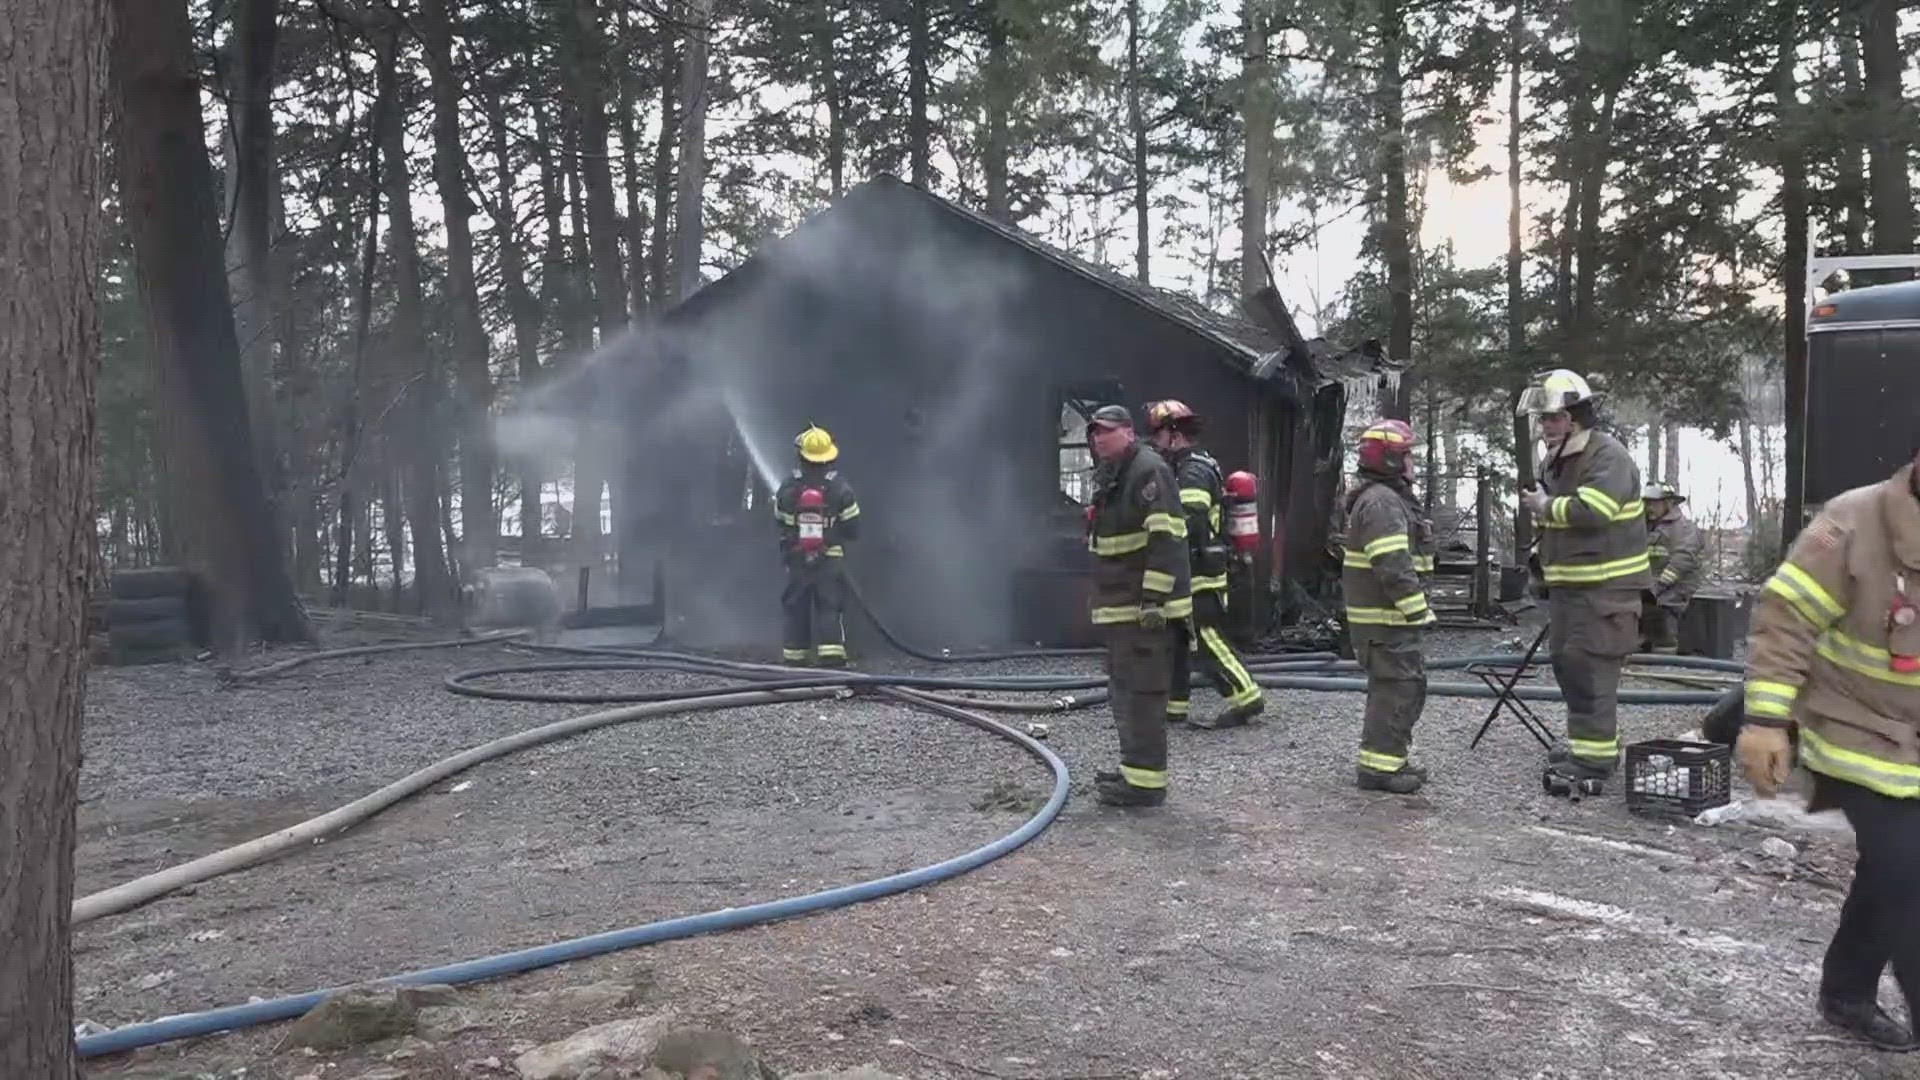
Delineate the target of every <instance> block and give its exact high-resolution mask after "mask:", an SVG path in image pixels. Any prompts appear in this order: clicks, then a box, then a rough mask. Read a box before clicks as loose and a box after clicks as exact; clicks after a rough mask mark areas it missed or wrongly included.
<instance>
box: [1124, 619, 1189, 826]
mask: <svg viewBox="0 0 1920 1080" xmlns="http://www.w3.org/2000/svg"><path fill="white" fill-rule="evenodd" d="M1176 626H1177V624H1176V623H1168V624H1167V625H1166V626H1163V627H1161V628H1160V629H1158V630H1149V629H1147V628H1146V627H1144V626H1139V625H1134V624H1120V625H1115V626H1109V627H1107V628H1106V630H1107V687H1108V693H1109V694H1110V695H1111V700H1112V706H1113V722H1114V726H1115V727H1116V728H1117V729H1118V730H1119V733H1120V775H1121V777H1122V778H1123V779H1125V780H1126V782H1127V783H1129V784H1131V785H1133V786H1134V787H1138V788H1164V787H1166V786H1167V692H1168V690H1169V689H1171V687H1172V685H1173V656H1174V639H1175V637H1176V636H1177V635H1178V634H1179V633H1180V631H1179V630H1178V629H1176Z"/></svg>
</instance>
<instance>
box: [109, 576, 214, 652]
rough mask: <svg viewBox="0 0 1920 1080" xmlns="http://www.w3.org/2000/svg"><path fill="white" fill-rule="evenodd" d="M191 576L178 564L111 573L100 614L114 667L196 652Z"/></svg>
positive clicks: (196, 637) (197, 638)
mask: <svg viewBox="0 0 1920 1080" xmlns="http://www.w3.org/2000/svg"><path fill="white" fill-rule="evenodd" d="M195 606H196V605H195V589H194V583H193V575H191V574H189V573H188V572H187V571H185V570H183V569H181V568H179V567H177V566H146V567H141V568H139V569H135V570H115V571H114V572H113V576H112V577H111V578H110V579H109V582H108V599H107V601H106V603H105V604H104V605H103V610H102V611H101V612H100V614H101V616H102V621H104V622H105V623H106V626H107V645H108V652H109V655H110V656H111V658H112V662H113V663H115V664H141V663H153V662H156V661H162V660H172V659H176V658H178V657H180V656H181V655H183V654H185V653H188V652H191V651H193V650H194V649H195V648H197V646H198V643H199V638H200V637H201V635H200V634H199V633H198V632H197V631H196V625H195V624H196V622H197V620H196V618H195Z"/></svg>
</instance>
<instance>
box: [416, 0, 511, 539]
mask: <svg viewBox="0 0 1920 1080" xmlns="http://www.w3.org/2000/svg"><path fill="white" fill-rule="evenodd" d="M419 27H420V39H421V43H422V44H423V45H424V46H425V50H426V54H427V71H428V75H429V78H430V79H431V82H432V92H433V174H434V180H435V182H436V183H437V184H438V186H439V188H440V205H441V208H442V211H443V213H442V223H443V225H444V227H445V229H446V234H447V300H448V307H449V308H450V309H451V311H450V314H451V315H452V319H453V371H454V385H455V386H457V387H458V388H459V402H460V410H459V412H460V530H461V544H460V547H461V549H462V550H461V551H460V553H459V558H458V560H457V561H458V562H459V564H460V565H461V566H463V567H465V568H466V569H467V571H468V572H471V571H473V570H474V569H477V568H479V567H484V566H492V565H493V564H494V562H495V561H496V555H497V552H498V550H499V547H500V517H499V515H498V514H497V513H495V511H494V508H493V470H494V451H493V421H492V412H491V409H492V407H493V370H492V366H491V365H490V363H489V356H488V342H487V331H486V327H485V326H484V325H482V323H481V322H480V286H479V284H478V282H477V281H476V280H475V278H474V272H473V226H472V223H471V220H470V219H471V218H472V216H473V203H472V201H471V200H470V199H469V198H468V196H467V173H466V160H467V155H466V151H465V149H464V148H463V147H462V146H461V142H460V131H461V128H460V97H461V91H462V87H461V79H460V74H459V72H458V70H457V69H456V68H455V67H454V61H453V21H452V19H451V18H450V17H449V15H448V12H447V0H421V4H420V23H419Z"/></svg>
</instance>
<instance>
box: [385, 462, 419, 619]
mask: <svg viewBox="0 0 1920 1080" xmlns="http://www.w3.org/2000/svg"><path fill="white" fill-rule="evenodd" d="M400 471H401V470H400V467H399V466H397V465H391V464H389V465H388V466H387V467H386V469H385V471H384V472H383V473H382V475H381V477H380V531H381V532H382V533H383V534H384V535H385V536H386V538H387V561H388V563H390V564H391V565H392V567H393V610H395V611H401V610H404V609H405V601H406V584H405V582H404V581H403V580H402V579H401V576H400V575H402V574H404V573H406V569H407V566H408V565H409V564H410V563H411V561H412V560H411V559H410V558H409V556H410V555H412V551H411V549H410V545H409V544H408V543H407V514H406V510H405V509H404V508H403V507H402V506H401V502H402V500H401V497H400V493H401V490H402V484H401V479H402V478H401V475H400Z"/></svg>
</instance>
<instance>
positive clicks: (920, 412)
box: [568, 177, 1380, 653]
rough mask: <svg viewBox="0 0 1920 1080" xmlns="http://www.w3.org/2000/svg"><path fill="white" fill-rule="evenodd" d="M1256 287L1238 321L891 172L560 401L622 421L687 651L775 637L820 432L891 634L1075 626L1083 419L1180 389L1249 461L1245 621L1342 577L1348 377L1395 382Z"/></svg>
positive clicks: (1078, 627) (939, 637) (632, 483)
mask: <svg viewBox="0 0 1920 1080" xmlns="http://www.w3.org/2000/svg"><path fill="white" fill-rule="evenodd" d="M1264 301H1265V303H1264V311H1263V318H1264V320H1265V323H1266V324H1265V325H1261V324H1257V323H1254V322H1250V321H1247V320H1243V319H1238V318H1233V317H1229V316H1224V315H1221V314H1220V313H1218V312H1215V311H1212V310H1209V309H1208V308H1206V307H1204V306H1202V305H1200V304H1198V303H1196V302H1194V301H1192V300H1189V299H1187V298H1184V297H1180V296H1176V295H1174V294H1171V293H1168V292H1165V291H1162V290H1158V289H1153V288H1149V287H1146V286H1143V285H1141V284H1140V283H1138V282H1136V281H1134V280H1132V279H1130V278H1127V277H1125V276H1123V275H1120V274H1117V273H1115V272H1113V271H1111V270H1107V269H1104V268H1102V267H1098V266H1094V265H1092V264H1090V263H1088V262H1085V261H1083V260H1080V259H1077V258H1074V257H1073V256H1071V255H1068V254H1066V253H1064V252H1062V251H1059V250H1057V249H1055V248H1053V247H1051V246H1049V245H1047V244H1045V243H1043V242H1042V241H1040V240H1037V239H1036V238H1034V237H1032V236H1030V235H1028V234H1026V233H1024V232H1022V231H1020V230H1018V229H1014V228H1011V227H1008V226H1005V225H1002V224H999V223H997V222H995V221H992V220H990V219H988V218H986V217H983V216H981V215H979V214H975V213H973V212H971V211H968V210H966V209H963V208H961V207H959V206H956V205H954V204H952V203H950V202H948V201H946V200H943V199H940V198H937V197H935V196H933V195H930V194H928V193H927V192H925V191H922V190H920V189H918V188H915V187H913V186H910V185H908V184H906V183H903V182H901V181H898V180H895V179H893V178H891V177H881V178H878V179H875V180H872V181H869V182H867V183H865V184H862V185H860V186H859V187H857V188H855V189H853V190H852V191H850V192H848V193H847V195H846V196H845V197H844V198H842V199H840V200H839V201H837V202H835V203H834V204H833V205H832V206H830V207H829V208H827V209H825V210H823V211H821V212H820V213H818V214H816V215H815V216H813V217H812V218H809V219H808V220H807V221H805V222H804V223H803V224H801V225H800V226H799V227H798V228H797V229H796V230H795V231H793V232H792V233H790V234H788V235H786V236H784V237H782V238H780V239H779V240H776V241H774V242H772V243H770V244H768V245H766V246H765V247H764V248H763V249H762V250H760V251H759V252H758V253H756V254H755V255H754V256H753V257H752V258H750V259H748V260H747V261H746V262H744V263H743V264H741V265H740V266H739V267H738V268H737V269H735V270H733V271H732V272H731V273H728V274H727V275H725V276H724V277H722V278H720V279H718V280H716V281H714V282H712V283H710V284H708V285H707V286H705V287H704V288H702V289H700V290H699V291H698V292H697V293H695V294H694V295H693V296H691V297H690V298H688V299H687V300H686V301H685V302H683V303H682V304H680V305H679V306H678V307H676V308H674V309H672V310H671V311H669V312H667V313H666V314H665V315H664V316H663V317H662V318H661V319H660V320H658V321H657V322H656V323H654V324H652V325H650V326H648V327H645V328H643V329H641V330H638V331H635V332H634V333H633V334H632V335H631V336H630V337H629V339H627V340H625V341H623V342H621V343H620V344H619V345H618V346H617V347H614V348H612V349H608V350H603V355H601V356H600V357H598V358H596V361H595V363H594V364H593V365H592V366H590V367H589V368H588V369H587V371H586V372H585V373H584V375H583V376H582V377H581V378H580V379H579V380H577V381H576V384H575V386H574V387H573V389H572V391H571V393H570V394H569V395H568V397H569V398H570V399H571V405H570V406H569V407H570V408H571V409H572V410H573V411H575V413H576V414H578V415H583V416H587V417H590V418H593V419H594V420H595V421H596V422H598V423H599V424H600V425H601V426H602V427H603V428H605V429H607V430H610V431H612V432H614V433H616V434H617V436H618V441H619V444H620V446H621V449H620V451H619V456H620V461H619V463H618V466H617V467H616V468H615V470H614V474H613V480H612V515H613V521H614V535H613V538H612V539H613V543H614V547H615V549H616V551H617V553H618V561H619V565H620V567H621V568H622V570H623V571H624V573H623V576H624V577H627V578H629V579H631V580H633V581H636V582H637V581H646V580H651V579H652V578H653V577H654V576H655V574H656V572H658V574H659V577H660V578H661V579H662V580H663V581H664V587H665V607H666V613H667V615H666V621H667V626H666V629H667V633H668V634H669V635H670V636H671V637H672V638H673V639H674V640H676V641H678V642H681V643H684V644H687V645H694V646H713V645H728V644H737V645H763V644H767V645H770V644H775V643H777V642H778V640H779V612H778V604H777V598H778V594H779V588H780V582H781V570H780V567H779V565H778V560H777V557H776V546H775V529H774V523H773V518H772V513H771V511H770V509H769V507H768V500H769V496H770V493H771V490H772V486H773V485H774V484H777V483H778V482H779V480H780V478H781V477H783V476H784V475H785V474H786V473H787V471H788V470H789V469H790V468H791V466H792V463H793V438H794V436H795V434H796V433H798V432H799V431H800V430H801V429H802V428H804V427H806V426H807V425H808V424H810V423H813V424H819V425H820V426H822V427H825V428H826V429H828V430H829V431H830V432H832V434H833V437H834V439H835V441H836V442H837V443H838V445H839V448H840V459H839V463H838V465H839V469H840V471H841V472H842V474H843V475H845V476H846V477H847V479H848V480H849V481H850V482H851V483H852V485H853V486H854V489H855V490H856V492H857V493H858V496H859V501H860V505H861V507H862V515H861V517H862V529H863V535H862V536H861V538H860V539H859V541H858V542H857V543H856V544H854V545H852V546H851V547H850V548H849V554H848V558H847V568H848V572H849V574H850V575H851V577H852V578H853V579H854V580H855V581H856V582H857V586H858V588H859V590H860V591H861V593H862V594H863V595H864V597H865V598H866V600H867V602H868V603H869V604H870V605H871V606H872V608H873V609H874V610H875V612H876V613H877V614H878V615H879V617H880V618H881V619H882V620H883V621H884V622H885V623H886V624H887V625H888V626H889V627H890V628H892V629H893V630H894V632H895V633H897V634H898V635H900V636H901V637H902V638H903V639H906V640H909V641H912V642H914V643H916V644H922V645H929V646H934V647H953V648H956V649H963V648H967V647H972V646H983V645H989V644H1007V643H1014V642H1023V643H1024V642H1044V643H1050V644H1071V643H1081V642H1084V641H1085V640H1086V639H1087V636H1088V628H1087V627H1086V625H1085V623H1086V619H1085V602H1084V595H1083V590H1084V587H1085V581H1086V571H1087V568H1088V566H1089V561H1088V560H1089V559H1090V556H1089V555H1088V553H1087V552H1086V549H1085V543H1084V535H1083V527H1084V521H1085V504H1086V502H1087V500H1088V499H1089V497H1090V496H1091V494H1092V491H1091V487H1092V483H1091V480H1092V470H1093V463H1092V461H1091V459H1090V457H1089V454H1088V452H1087V449H1086V447H1085V444H1084V433H1083V425H1084V418H1085V416H1086V414H1087V413H1088V412H1090V411H1091V410H1092V409H1094V408H1095V407H1097V406H1099V405H1101V404H1105V403H1109V402H1119V403H1122V404H1125V405H1127V406H1128V407H1130V408H1131V409H1133V410H1134V412H1135V415H1136V417H1140V416H1141V406H1142V405H1143V404H1144V403H1145V402H1147V401H1151V400H1153V399H1156V398H1162V397H1178V398H1181V399H1183V400H1185V401H1187V402H1188V403H1189V404H1191V405H1192V406H1193V407H1194V408H1195V409H1196V410H1197V411H1198V412H1199V413H1200V414H1201V415H1202V416H1203V417H1204V419H1205V422H1206V425H1207V428H1206V442H1207V445H1208V447H1209V448H1210V449H1211V451H1212V452H1213V453H1214V454H1215V455H1216V456H1217V457H1218V458H1219V459H1220V462H1221V464H1222V466H1223V467H1224V468H1225V469H1227V470H1229V471H1231V470H1235V469H1247V470H1250V471H1252V472H1254V473H1256V474H1257V475H1258V476H1259V477H1260V480H1261V507H1260V509H1261V521H1262V529H1263V543H1262V548H1261V553H1260V557H1259V565H1258V567H1257V569H1256V572H1255V573H1254V574H1252V575H1249V579H1248V582H1247V584H1246V586H1245V587H1244V588H1243V590H1242V592H1241V594H1240V596H1239V602H1238V608H1237V610H1238V612H1239V613H1240V614H1241V615H1242V616H1243V617H1244V618H1245V619H1246V623H1245V624H1244V625H1245V627H1247V628H1250V629H1252V630H1253V631H1255V632H1258V631H1261V630H1264V629H1266V628H1268V626H1269V625H1270V624H1271V620H1272V613H1273V611H1274V610H1275V609H1274V605H1273V603H1272V600H1273V598H1274V597H1275V596H1276V595H1277V594H1278V593H1279V592H1280V588H1279V586H1280V583H1282V582H1284V581H1286V580H1288V579H1289V578H1292V579H1296V580H1298V581H1300V582H1302V583H1304V584H1305V585H1306V586H1307V587H1308V588H1309V589H1312V588H1314V587H1315V586H1316V584H1317V583H1318V582H1319V581H1320V580H1322V579H1323V577H1324V575H1325V574H1326V573H1327V569H1326V561H1325V555H1324V551H1325V546H1326V522H1327V518H1328V511H1329V509H1330V506H1331V502H1332V499H1333V497H1334V492H1335V490H1336V487H1337V484H1338V480H1339V477H1338V471H1339V462H1340V460H1341V448H1340V446H1339V445H1338V443H1339V433H1340V424H1341V418H1342V415H1343V409H1344V404H1345V400H1346V395H1347V387H1348V385H1349V384H1350V383H1351V382H1352V381H1353V380H1365V379H1371V378H1375V377H1376V376H1377V374H1378V372H1379V370H1380V364H1379V361H1378V359H1377V348H1371V349H1369V350H1366V351H1360V350H1356V351H1353V352H1350V353H1344V354H1336V353H1334V352H1332V351H1331V350H1329V349H1328V348H1326V347H1325V345H1324V343H1321V342H1318V341H1312V342H1309V341H1305V340H1302V339H1301V338H1300V335H1299V334H1298V333H1297V332H1296V331H1294V329H1293V327H1292V323H1291V320H1290V319H1288V318H1287V316H1286V314H1285V311H1284V308H1283V307H1282V306H1281V305H1279V304H1278V302H1277V297H1274V296H1272V295H1268V296H1266V297H1264ZM1144 435H1145V431H1144V419H1142V436H1143V437H1144ZM1256 594H1258V595H1257V599H1256ZM847 631H848V635H849V640H850V643H851V644H852V645H853V647H854V649H855V651H856V653H858V652H862V651H865V652H868V653H871V652H873V651H874V649H875V647H876V642H875V636H874V634H873V633H872V628H871V627H868V626H867V625H865V622H864V620H862V619H860V618H858V617H857V616H856V615H855V614H853V613H852V612H851V611H850V613H849V616H848V626H847Z"/></svg>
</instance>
